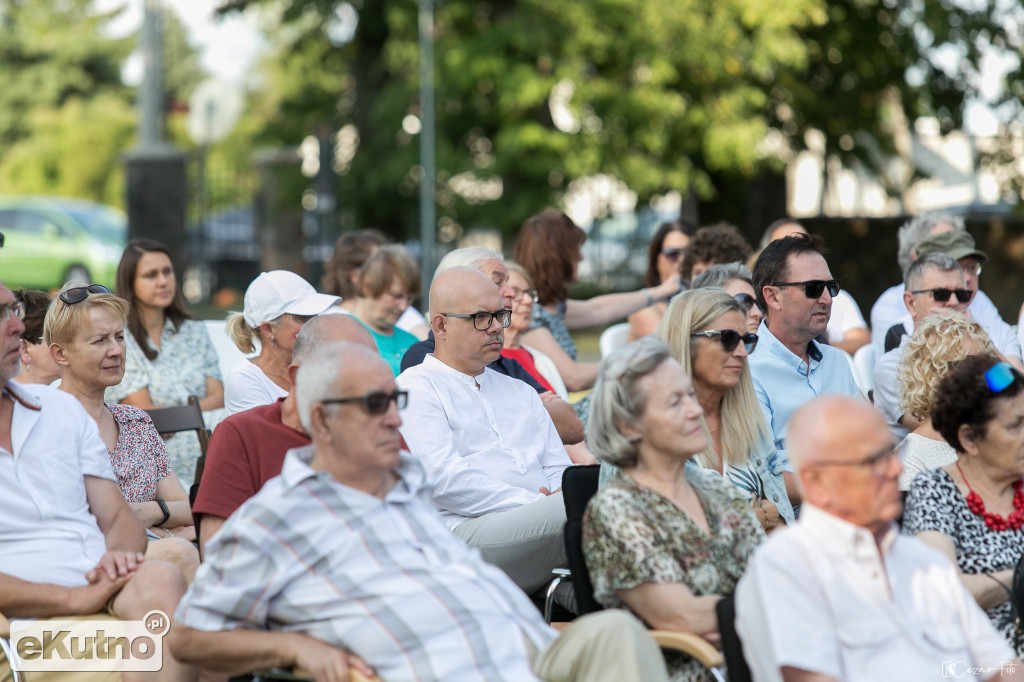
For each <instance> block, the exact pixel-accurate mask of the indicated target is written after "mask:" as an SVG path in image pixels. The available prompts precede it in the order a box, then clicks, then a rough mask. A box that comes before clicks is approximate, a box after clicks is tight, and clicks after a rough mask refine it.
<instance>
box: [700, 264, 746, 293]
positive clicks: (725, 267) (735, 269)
mask: <svg viewBox="0 0 1024 682" xmlns="http://www.w3.org/2000/svg"><path fill="white" fill-rule="evenodd" d="M734 279H741V280H743V281H744V282H746V283H747V284H749V285H750V286H754V276H753V275H751V274H750V268H748V267H747V266H746V265H744V264H743V263H741V262H739V261H736V262H735V263H717V264H715V265H712V266H711V267H710V268H708V269H707V270H705V271H704V272H702V273H701V274H700V275H699V276H698V277H697V278H696V279H694V280H693V281H692V282H690V288H691V289H704V288H707V287H719V288H721V287H723V286H725V283H726V282H730V281H732V280H734Z"/></svg>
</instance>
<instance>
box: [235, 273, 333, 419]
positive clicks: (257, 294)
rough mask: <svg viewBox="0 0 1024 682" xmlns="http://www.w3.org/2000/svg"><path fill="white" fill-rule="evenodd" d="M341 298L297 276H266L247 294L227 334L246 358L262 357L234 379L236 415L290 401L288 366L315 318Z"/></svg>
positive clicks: (242, 366) (252, 360)
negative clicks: (319, 290) (304, 329)
mask: <svg viewBox="0 0 1024 682" xmlns="http://www.w3.org/2000/svg"><path fill="white" fill-rule="evenodd" d="M340 301H341V298H339V297H338V296H328V295H327V294H318V293H317V292H316V289H314V288H313V286H312V285H311V284H310V283H309V282H307V281H306V280H304V279H302V278H301V277H299V276H298V275H296V274H295V273H294V272H289V271H287V270H272V271H270V272H264V273H261V274H260V276H259V277H257V278H256V279H254V280H253V282H252V284H250V285H249V288H248V289H246V291H245V299H244V303H243V305H244V310H243V312H241V313H233V314H232V315H231V316H230V317H228V321H227V332H228V334H229V335H230V336H231V340H232V341H234V342H235V345H236V346H238V349H239V350H240V351H242V352H243V353H253V352H255V351H256V347H257V343H258V345H259V355H257V356H256V357H254V358H250V359H247V360H243V361H242V362H240V363H239V364H238V365H237V366H235V368H234V369H232V370H231V373H230V374H228V378H227V381H226V382H225V386H224V407H225V409H226V411H227V413H228V414H229V415H230V414H235V413H237V412H242V411H244V410H248V409H251V408H253V407H259V406H260V405H269V404H270V403H272V402H274V401H275V400H278V399H279V398H284V397H285V396H287V395H288V391H289V389H290V388H291V386H290V383H289V381H288V365H290V364H291V361H292V348H293V347H294V346H295V337H296V336H298V334H299V330H300V329H302V325H304V324H305V323H306V322H307V321H308V320H309V318H311V317H313V316H315V315H319V314H320V313H322V312H324V311H326V310H327V309H328V308H330V307H331V306H333V305H335V304H337V303H339V302H340Z"/></svg>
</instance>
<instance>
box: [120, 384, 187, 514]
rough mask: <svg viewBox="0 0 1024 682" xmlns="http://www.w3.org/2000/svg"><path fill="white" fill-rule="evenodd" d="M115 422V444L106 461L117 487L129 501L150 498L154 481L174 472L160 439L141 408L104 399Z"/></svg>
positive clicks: (152, 496)
mask: <svg viewBox="0 0 1024 682" xmlns="http://www.w3.org/2000/svg"><path fill="white" fill-rule="evenodd" d="M107 409H109V410H110V413H111V414H112V415H114V421H115V422H116V423H117V430H118V434H117V445H116V446H115V447H114V451H113V452H111V453H110V465H111V467H112V468H113V469H114V475H115V476H117V487H119V488H120V489H121V494H122V495H124V499H126V500H128V501H129V502H152V501H153V500H155V499H156V486H157V484H158V483H159V482H160V481H162V480H164V479H165V478H167V477H168V476H171V475H173V474H174V469H173V468H172V467H171V462H170V460H169V459H167V450H166V449H165V448H164V440H163V438H161V437H160V434H159V433H157V432H156V428H155V427H154V426H153V420H152V419H150V418H149V415H148V414H146V413H145V411H144V410H140V409H139V408H137V407H134V406H132V405H121V404H120V403H107Z"/></svg>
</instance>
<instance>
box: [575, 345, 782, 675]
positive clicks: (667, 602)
mask: <svg viewBox="0 0 1024 682" xmlns="http://www.w3.org/2000/svg"><path fill="white" fill-rule="evenodd" d="M592 395H593V398H592V403H591V413H590V420H589V423H588V425H587V441H588V443H589V444H590V448H591V450H592V451H593V453H594V454H595V455H597V457H598V458H599V459H601V460H603V461H605V462H608V463H609V464H614V465H616V466H619V467H621V469H620V470H619V471H617V472H616V473H615V475H614V476H612V477H611V479H610V480H609V481H608V483H607V484H606V485H605V486H604V487H603V488H602V489H601V490H600V491H598V493H597V494H596V495H595V496H594V497H593V498H592V499H591V500H590V503H589V504H588V505H587V511H586V514H585V515H584V517H583V551H584V554H585V557H586V562H587V569H588V572H589V574H590V579H591V581H592V582H593V584H594V598H595V599H596V600H597V601H598V602H599V603H601V604H602V605H604V606H605V607H609V608H612V607H619V608H626V609H628V610H630V611H632V612H633V613H634V614H636V615H637V616H639V617H640V618H641V619H643V620H644V621H645V622H646V623H647V625H648V626H650V627H652V628H657V629H665V630H676V631H687V632H693V633H695V634H698V635H701V636H705V637H709V638H714V637H717V635H718V619H717V617H716V615H715V604H716V603H717V602H718V600H719V599H720V598H721V595H723V594H728V593H730V592H732V591H733V589H734V588H735V587H736V582H737V581H738V580H739V578H740V576H741V575H742V574H743V570H744V568H746V564H747V560H748V558H749V557H750V555H751V554H752V553H753V551H754V548H755V547H757V545H758V544H759V543H760V542H761V540H762V539H763V538H764V531H762V530H761V525H760V523H759V522H758V520H757V518H756V517H755V516H754V514H753V512H752V510H751V508H750V505H749V503H748V502H747V501H746V500H744V499H743V498H742V497H741V496H740V495H739V493H738V491H737V489H736V488H735V486H732V485H730V484H729V483H728V482H726V481H725V480H723V479H722V477H721V476H719V475H718V474H716V473H715V472H713V471H709V470H706V469H702V468H701V467H699V466H693V465H692V464H691V459H692V458H693V456H694V455H696V454H698V453H700V452H703V451H704V450H705V449H706V448H707V437H706V436H705V434H704V429H703V427H702V424H701V416H702V414H703V410H702V409H701V406H700V403H699V402H697V394H696V392H695V391H694V389H693V384H691V383H690V379H689V377H687V376H686V372H685V371H683V368H682V367H681V366H680V364H679V363H678V362H676V361H675V360H674V359H673V358H672V356H671V354H670V353H669V350H668V348H667V347H666V346H665V345H664V344H663V343H662V342H661V341H659V340H658V339H655V338H652V337H647V338H643V339H640V340H639V341H636V342H634V343H631V344H629V345H627V346H624V347H623V348H620V349H619V350H617V351H615V352H614V353H612V354H610V355H609V356H608V357H606V358H605V359H604V360H603V361H602V362H601V366H600V368H599V370H598V376H597V383H596V385H595V386H594V390H593V393H592ZM681 623H685V624H686V625H685V626H681V625H680V624H681ZM665 662H666V664H667V665H668V667H669V671H670V673H671V674H672V679H686V680H691V679H694V680H703V679H705V676H706V671H704V669H703V667H702V666H701V665H700V664H699V663H697V662H696V661H694V660H693V659H690V658H689V657H687V656H684V655H681V654H672V653H667V654H666V660H665Z"/></svg>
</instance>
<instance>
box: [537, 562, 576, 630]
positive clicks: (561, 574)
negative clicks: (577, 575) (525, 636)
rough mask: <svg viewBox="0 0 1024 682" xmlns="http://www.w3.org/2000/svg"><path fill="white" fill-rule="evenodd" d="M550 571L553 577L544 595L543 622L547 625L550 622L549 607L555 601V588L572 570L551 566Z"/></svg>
mask: <svg viewBox="0 0 1024 682" xmlns="http://www.w3.org/2000/svg"><path fill="white" fill-rule="evenodd" d="M551 573H552V575H554V576H555V577H554V579H553V580H552V581H551V584H550V585H548V591H547V594H545V595H544V622H545V623H547V624H548V625H550V624H551V607H552V605H553V604H554V603H555V590H556V589H558V586H559V585H561V584H562V583H564V582H565V581H566V580H569V579H570V578H571V577H572V571H570V570H569V569H568V568H553V569H551Z"/></svg>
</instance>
